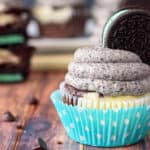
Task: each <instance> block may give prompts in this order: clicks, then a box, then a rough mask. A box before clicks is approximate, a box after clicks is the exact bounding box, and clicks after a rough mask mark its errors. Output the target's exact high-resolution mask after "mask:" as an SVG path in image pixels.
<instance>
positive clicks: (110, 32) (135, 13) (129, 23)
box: [102, 8, 150, 64]
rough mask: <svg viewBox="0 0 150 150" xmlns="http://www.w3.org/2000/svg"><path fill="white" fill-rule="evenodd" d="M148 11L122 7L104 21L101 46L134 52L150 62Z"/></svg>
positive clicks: (149, 21) (149, 14) (149, 13)
mask: <svg viewBox="0 0 150 150" xmlns="http://www.w3.org/2000/svg"><path fill="white" fill-rule="evenodd" d="M149 35H150V12H149V11H148V10H146V9H145V10H143V9H135V8H134V9H133V8H132V9H122V10H120V11H118V12H116V13H115V14H114V15H112V16H111V17H110V18H109V20H108V22H107V23H106V25H105V27H104V30H103V35H102V41H103V47H109V48H112V49H123V50H129V51H132V52H135V53H136V54H138V55H139V56H140V57H141V59H142V61H143V62H145V63H147V64H150V36H149Z"/></svg>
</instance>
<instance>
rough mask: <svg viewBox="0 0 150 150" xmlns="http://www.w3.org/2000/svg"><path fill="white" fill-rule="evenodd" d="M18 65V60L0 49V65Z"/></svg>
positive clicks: (8, 52) (7, 51)
mask: <svg viewBox="0 0 150 150" xmlns="http://www.w3.org/2000/svg"><path fill="white" fill-rule="evenodd" d="M6 63H11V64H19V63H20V59H19V58H18V57H17V56H16V55H14V54H13V53H11V52H10V51H9V50H5V49H0V64H6Z"/></svg>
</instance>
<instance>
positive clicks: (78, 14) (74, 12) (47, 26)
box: [33, 0, 88, 37]
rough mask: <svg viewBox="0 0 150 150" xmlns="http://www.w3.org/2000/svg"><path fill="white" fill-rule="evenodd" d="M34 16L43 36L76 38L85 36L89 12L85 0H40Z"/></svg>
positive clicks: (34, 10)
mask: <svg viewBox="0 0 150 150" xmlns="http://www.w3.org/2000/svg"><path fill="white" fill-rule="evenodd" d="M33 15H34V17H35V18H36V19H37V21H38V22H39V23H40V28H41V36H45V37H75V36H80V35H83V34H84V29H85V23H86V20H87V18H88V12H87V8H86V5H85V1H84V0H62V1H58V0H56V1H53V0H49V1H43V0H38V1H37V5H36V6H35V8H34V9H33Z"/></svg>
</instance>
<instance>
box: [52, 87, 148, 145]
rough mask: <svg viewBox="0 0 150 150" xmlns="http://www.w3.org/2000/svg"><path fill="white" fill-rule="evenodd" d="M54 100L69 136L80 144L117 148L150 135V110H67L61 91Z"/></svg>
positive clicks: (141, 107)
mask: <svg viewBox="0 0 150 150" xmlns="http://www.w3.org/2000/svg"><path fill="white" fill-rule="evenodd" d="M51 99H52V101H53V103H54V105H55V107H56V109H57V112H58V114H59V117H60V119H61V121H62V123H63V125H64V128H65V129H66V132H67V133H68V135H69V136H70V137H71V138H72V139H73V140H75V141H77V142H79V143H81V144H87V145H92V146H99V147H117V146H124V145H129V144H134V143H137V142H138V141H140V140H141V139H143V138H144V137H145V136H146V135H147V134H148V132H149V131H150V107H149V106H148V105H145V106H139V107H134V108H129V109H127V108H126V109H120V110H118V111H114V110H107V111H103V110H96V109H93V110H92V109H88V108H80V107H77V106H74V107H73V106H68V105H66V104H64V103H63V101H62V96H61V95H60V92H59V90H57V91H55V92H54V93H53V94H52V96H51Z"/></svg>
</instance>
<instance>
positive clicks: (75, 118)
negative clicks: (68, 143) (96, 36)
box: [51, 47, 150, 147]
mask: <svg viewBox="0 0 150 150" xmlns="http://www.w3.org/2000/svg"><path fill="white" fill-rule="evenodd" d="M51 98H52V101H53V103H54V105H55V107H56V109H57V112H58V114H59V116H60V119H61V121H62V123H63V125H64V128H65V129H66V132H67V133H68V135H69V136H70V137H71V138H72V139H73V140H75V141H77V142H79V143H82V144H87V145H92V146H101V147H116V146H124V145H129V144H134V143H136V142H138V141H139V140H141V139H143V138H144V137H145V136H146V135H147V134H148V131H149V130H150V116H149V113H150V67H149V66H148V65H146V64H144V63H142V61H141V59H140V58H139V57H138V56H137V55H136V54H134V53H132V52H128V51H123V50H112V49H108V48H101V47H90V48H80V49H78V50H77V51H76V52H75V55H74V59H73V61H72V62H71V63H70V64H69V67H68V73H67V74H66V77H65V81H63V82H62V83H61V84H60V88H59V90H57V91H55V92H54V93H53V94H52V96H51Z"/></svg>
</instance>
